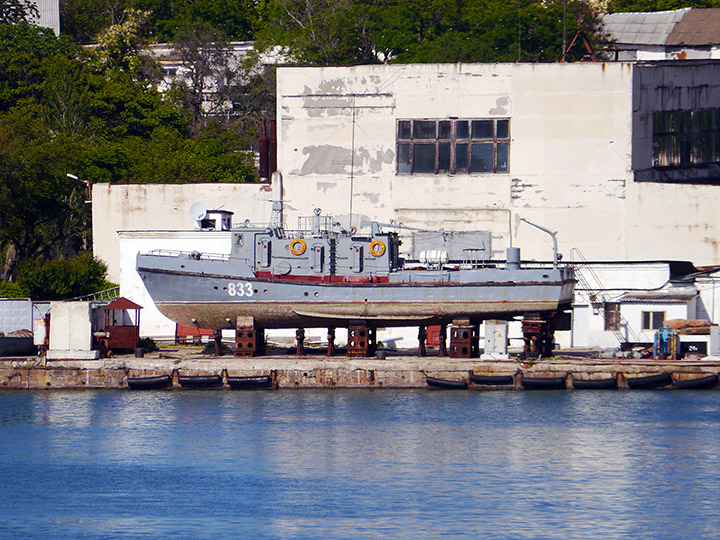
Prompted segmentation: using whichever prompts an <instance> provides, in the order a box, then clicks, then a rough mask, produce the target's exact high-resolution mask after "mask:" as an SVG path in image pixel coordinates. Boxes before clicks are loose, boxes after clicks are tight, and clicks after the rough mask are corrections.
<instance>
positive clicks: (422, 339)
mask: <svg viewBox="0 0 720 540" xmlns="http://www.w3.org/2000/svg"><path fill="white" fill-rule="evenodd" d="M418 356H427V328H426V327H424V326H420V327H418Z"/></svg>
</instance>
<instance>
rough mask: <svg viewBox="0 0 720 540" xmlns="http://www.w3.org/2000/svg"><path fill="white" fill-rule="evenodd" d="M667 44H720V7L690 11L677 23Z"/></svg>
mask: <svg viewBox="0 0 720 540" xmlns="http://www.w3.org/2000/svg"><path fill="white" fill-rule="evenodd" d="M665 44H666V45H673V46H683V45H691V46H692V45H694V46H703V45H717V44H720V8H710V9H693V10H691V11H689V12H688V13H686V14H685V15H684V16H683V18H682V19H681V20H680V21H679V22H678V23H677V24H676V25H675V28H673V30H672V32H671V33H670V35H669V36H668V39H667V41H666V43H665Z"/></svg>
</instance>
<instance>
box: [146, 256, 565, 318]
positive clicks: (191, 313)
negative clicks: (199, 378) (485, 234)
mask: <svg viewBox="0 0 720 540" xmlns="http://www.w3.org/2000/svg"><path fill="white" fill-rule="evenodd" d="M137 270H138V273H139V274H140V276H141V277H142V279H143V282H144V284H145V287H146V288H147V290H148V292H149V293H150V295H151V296H152V298H153V300H154V301H155V304H156V306H157V307H158V309H159V310H160V311H161V312H162V313H163V314H164V315H165V316H167V317H168V318H170V319H171V320H173V321H175V322H177V323H179V324H183V325H188V326H199V327H201V328H212V329H221V328H232V327H234V325H235V323H236V320H237V317H252V318H253V319H254V323H255V324H256V325H257V326H260V327H263V328H298V327H302V328H311V327H327V326H343V325H347V324H348V323H349V322H352V321H358V322H364V323H366V324H368V325H371V326H376V327H377V326H418V325H430V324H444V323H450V322H451V321H452V320H454V319H470V320H473V321H475V322H479V321H482V320H485V319H492V318H501V319H502V318H506V319H507V318H510V317H513V316H515V315H522V314H525V313H544V312H552V311H557V310H559V309H562V308H564V307H567V306H569V305H570V303H571V302H572V298H573V287H574V283H575V281H574V279H573V277H572V273H571V272H570V271H569V269H567V268H535V269H505V268H486V269H467V270H435V271H433V270H422V269H416V270H403V271H400V272H396V273H392V274H390V275H389V276H384V277H375V278H369V280H368V279H365V280H364V281H361V280H355V279H354V278H353V277H346V278H340V277H338V278H336V279H334V280H330V279H328V278H327V276H325V277H322V276H318V277H314V276H311V277H305V278H303V279H299V278H295V277H293V278H292V279H289V278H287V277H283V276H270V275H267V276H261V277H258V275H256V274H255V272H253V271H251V270H250V268H249V266H248V265H247V264H246V263H244V262H242V261H238V260H234V259H229V258H228V259H224V260H206V259H202V260H201V259H192V258H187V257H182V256H176V257H169V256H162V255H153V254H148V255H138V259H137Z"/></svg>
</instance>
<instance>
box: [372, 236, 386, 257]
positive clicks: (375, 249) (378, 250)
mask: <svg viewBox="0 0 720 540" xmlns="http://www.w3.org/2000/svg"><path fill="white" fill-rule="evenodd" d="M383 253H385V244H383V243H382V242H381V241H380V240H373V241H372V242H370V254H371V255H372V256H373V257H382V255H383Z"/></svg>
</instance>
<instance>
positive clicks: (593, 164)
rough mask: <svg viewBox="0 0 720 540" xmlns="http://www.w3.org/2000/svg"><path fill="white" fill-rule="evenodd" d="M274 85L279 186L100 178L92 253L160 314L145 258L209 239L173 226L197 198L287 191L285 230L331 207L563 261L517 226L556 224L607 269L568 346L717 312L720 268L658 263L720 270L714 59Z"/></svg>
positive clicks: (576, 249)
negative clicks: (147, 293) (138, 257)
mask: <svg viewBox="0 0 720 540" xmlns="http://www.w3.org/2000/svg"><path fill="white" fill-rule="evenodd" d="M277 80H278V87H277V102H278V109H277V123H278V143H277V148H278V155H277V163H278V171H279V172H280V173H281V175H282V180H279V179H276V180H275V181H274V182H272V183H270V184H244V185H218V184H214V185H193V186H177V185H142V186H140V185H122V186H119V185H95V186H94V190H93V213H94V216H95V219H94V225H93V237H94V244H95V253H96V255H97V256H99V257H101V258H103V259H104V260H106V262H108V264H109V266H110V279H112V280H116V281H120V283H121V292H122V294H123V295H124V296H126V297H128V298H131V299H132V300H134V301H136V302H138V303H139V304H140V305H143V306H145V307H146V308H147V307H148V306H149V298H147V297H143V296H142V295H143V294H144V291H143V290H142V284H141V283H140V282H139V278H138V277H137V274H136V273H134V256H135V253H137V251H138V250H140V251H144V250H147V249H153V248H158V247H167V246H170V245H172V247H173V248H175V246H180V245H181V246H182V248H183V249H185V250H194V249H198V248H199V247H202V245H203V241H202V240H199V243H198V244H192V242H193V240H190V239H187V242H186V243H184V242H185V240H182V238H181V237H180V236H178V233H177V232H172V231H176V230H179V229H188V228H192V226H193V222H192V220H191V219H190V217H189V216H188V208H189V206H190V204H191V203H193V202H195V201H198V200H199V201H202V202H203V203H204V204H205V205H206V206H207V207H208V208H213V207H222V208H223V209H225V210H230V211H233V212H234V213H235V215H234V218H235V221H236V222H239V221H244V220H245V219H250V220H252V221H267V220H268V218H269V215H270V209H271V208H270V204H269V202H264V201H270V200H273V199H280V198H283V199H284V200H285V201H287V204H286V213H285V220H286V223H287V224H288V226H289V227H293V226H294V225H295V223H296V222H297V218H298V217H299V216H303V215H309V214H311V213H312V209H313V208H316V207H320V208H322V209H323V211H324V212H326V213H330V214H333V215H334V216H335V217H336V218H337V219H338V220H339V221H341V222H343V223H345V224H347V225H357V224H359V223H360V221H361V220H363V219H366V220H367V219H372V220H378V221H380V222H385V223H390V222H391V221H393V222H395V223H402V224H404V225H406V226H412V227H421V228H426V229H440V228H442V229H445V230H486V231H490V232H491V233H492V247H493V251H494V252H496V254H497V256H498V257H500V258H501V257H502V255H500V254H501V253H502V252H503V250H504V248H505V247H507V246H509V245H511V244H512V245H515V246H519V247H521V249H522V251H523V258H524V259H536V260H548V259H550V258H551V256H552V252H551V242H550V239H549V237H548V236H547V235H545V234H543V233H541V232H539V231H538V230H536V229H534V228H533V227H530V226H528V225H526V224H525V223H523V222H521V221H520V220H521V218H524V219H527V220H529V221H531V222H533V223H537V224H540V225H542V226H544V227H547V228H549V229H551V230H553V231H557V232H558V233H557V239H558V243H559V247H560V252H561V253H563V254H564V256H565V261H568V260H571V259H572V260H574V261H582V260H587V261H596V262H597V261H603V264H589V265H582V266H581V267H580V268H581V270H582V269H583V268H593V269H594V270H593V272H590V271H589V270H586V271H584V272H583V276H584V277H583V279H584V280H585V285H586V287H584V286H583V283H580V284H578V289H581V291H580V294H578V296H577V302H576V306H575V315H574V318H575V320H574V325H573V330H572V331H569V332H560V333H558V341H559V343H560V345H561V346H563V347H568V346H571V345H572V346H578V347H580V346H598V347H613V346H616V345H617V340H616V338H615V331H613V330H611V329H608V320H609V319H612V320H613V321H616V322H615V323H612V324H610V326H611V327H612V326H613V325H614V326H618V327H620V328H621V327H622V325H623V324H625V326H626V327H629V328H630V329H631V330H632V331H633V332H634V333H635V334H642V333H643V331H644V330H645V336H644V337H648V336H649V334H651V333H652V332H651V331H652V329H653V327H654V326H655V325H656V323H657V321H658V319H660V318H661V315H660V313H663V316H662V317H664V318H665V319H669V318H687V319H694V318H709V319H711V320H712V321H714V322H718V321H720V303H719V302H718V301H717V294H716V293H715V290H716V286H715V283H716V280H715V278H714V274H713V273H712V268H710V269H706V270H707V271H706V272H704V273H702V274H700V275H699V276H697V280H694V279H693V278H692V277H691V278H688V277H687V273H688V272H686V270H688V269H690V273H691V274H693V273H694V271H693V269H692V267H690V266H689V265H688V266H685V265H680V264H678V263H668V262H663V261H691V262H692V263H694V264H695V265H696V266H700V265H702V266H704V267H712V266H714V265H720V242H719V239H720V234H719V233H720V223H719V222H718V220H717V217H716V212H717V211H716V209H717V207H718V203H719V202H720V174H719V173H720V166H719V163H720V62H713V61H694V62H689V61H686V62H656V63H652V62H650V63H617V62H615V63H580V64H421V65H377V66H352V67H281V68H278V73H277ZM157 229H162V230H165V231H169V232H166V233H160V232H155V233H150V232H147V231H152V230H157ZM118 231H123V232H121V233H120V234H118ZM133 231H135V232H133ZM137 231H146V232H137ZM171 239H173V240H171ZM227 249H228V250H229V246H228V248H227ZM631 262H634V264H631ZM593 273H594V274H595V275H593ZM133 274H134V275H133ZM596 278H598V279H597V280H596ZM595 281H597V282H595ZM700 281H702V284H703V285H702V287H701V286H700V285H699V283H700ZM584 288H587V289H589V290H588V291H582V289H584ZM602 289H605V290H604V291H603V290H602ZM585 292H587V293H588V294H585ZM651 292H652V293H653V294H650V293H651ZM643 295H644V296H643ZM606 307H607V309H605V308H606ZM608 310H609V311H610V313H612V314H613V315H612V316H609V315H608ZM158 316H159V314H158ZM143 317H144V323H145V324H147V325H148V326H147V328H148V329H150V328H152V329H153V331H157V332H159V331H160V330H159V329H160V328H161V327H162V325H163V324H166V322H163V321H162V320H161V319H157V320H156V321H155V322H153V321H154V318H153V317H154V316H153V315H152V313H151V312H150V310H148V311H145V312H144V313H143ZM613 317H614V318H613ZM622 321H625V322H624V323H623V322H622ZM646 326H648V327H649V328H645V329H644V327H646ZM143 330H144V329H143ZM146 333H147V332H146Z"/></svg>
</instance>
